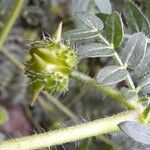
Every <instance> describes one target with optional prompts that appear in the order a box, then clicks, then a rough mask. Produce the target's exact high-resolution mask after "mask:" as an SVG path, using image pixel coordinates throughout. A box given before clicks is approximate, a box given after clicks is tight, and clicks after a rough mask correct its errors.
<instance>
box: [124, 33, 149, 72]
mask: <svg viewBox="0 0 150 150" xmlns="http://www.w3.org/2000/svg"><path fill="white" fill-rule="evenodd" d="M146 48H147V40H146V36H145V35H144V34H143V33H142V32H138V33H135V34H133V35H132V36H131V37H130V38H129V39H128V41H127V42H126V45H125V47H124V48H123V50H122V61H123V63H124V64H126V65H127V68H130V69H134V68H136V67H137V66H138V65H140V63H141V62H142V60H143V59H144V57H145V53H146Z"/></svg>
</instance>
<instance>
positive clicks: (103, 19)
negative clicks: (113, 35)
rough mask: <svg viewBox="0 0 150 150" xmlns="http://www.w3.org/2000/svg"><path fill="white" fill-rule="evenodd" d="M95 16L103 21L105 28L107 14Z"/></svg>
mask: <svg viewBox="0 0 150 150" xmlns="http://www.w3.org/2000/svg"><path fill="white" fill-rule="evenodd" d="M96 16H97V17H98V18H99V19H100V20H102V21H103V24H104V28H105V22H106V18H107V17H108V16H109V15H108V14H104V13H98V14H96Z"/></svg>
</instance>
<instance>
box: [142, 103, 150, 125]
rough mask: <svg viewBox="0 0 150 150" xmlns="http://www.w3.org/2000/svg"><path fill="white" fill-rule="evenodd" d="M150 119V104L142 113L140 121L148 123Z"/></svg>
mask: <svg viewBox="0 0 150 150" xmlns="http://www.w3.org/2000/svg"><path fill="white" fill-rule="evenodd" d="M149 121H150V105H148V106H146V108H145V109H144V111H143V112H142V114H140V122H142V123H144V124H148V123H149Z"/></svg>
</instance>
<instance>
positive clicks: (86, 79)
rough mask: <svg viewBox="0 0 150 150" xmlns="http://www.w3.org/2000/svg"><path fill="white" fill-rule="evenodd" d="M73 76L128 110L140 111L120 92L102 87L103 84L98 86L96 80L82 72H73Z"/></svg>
mask: <svg viewBox="0 0 150 150" xmlns="http://www.w3.org/2000/svg"><path fill="white" fill-rule="evenodd" d="M71 76H72V77H73V78H75V79H77V80H79V81H83V82H86V83H87V84H88V85H89V86H91V87H93V88H95V89H96V90H97V91H99V92H101V93H103V94H105V95H107V96H109V97H111V98H113V99H114V100H116V101H117V102H119V103H121V104H123V106H126V107H127V108H128V109H138V106H136V105H133V104H130V103H129V102H128V101H127V100H126V99H125V98H124V97H123V96H122V94H121V93H120V92H117V91H116V90H113V89H112V88H110V87H108V86H106V85H102V84H99V85H98V84H97V83H96V81H95V80H94V79H92V78H91V77H89V76H87V75H85V74H83V73H80V72H73V73H72V74H71Z"/></svg>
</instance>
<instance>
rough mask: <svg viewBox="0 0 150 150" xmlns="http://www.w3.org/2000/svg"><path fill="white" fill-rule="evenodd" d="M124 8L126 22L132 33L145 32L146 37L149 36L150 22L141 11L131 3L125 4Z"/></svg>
mask: <svg viewBox="0 0 150 150" xmlns="http://www.w3.org/2000/svg"><path fill="white" fill-rule="evenodd" d="M124 8H125V9H124V11H125V16H126V21H127V24H128V27H129V28H130V29H131V31H133V32H140V31H143V32H144V33H145V34H146V35H148V34H149V33H150V26H149V22H148V21H147V19H146V17H145V16H144V15H143V13H142V12H141V10H140V9H139V8H138V7H137V6H136V5H135V4H134V3H132V2H129V1H128V2H126V3H125V7H124Z"/></svg>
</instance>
